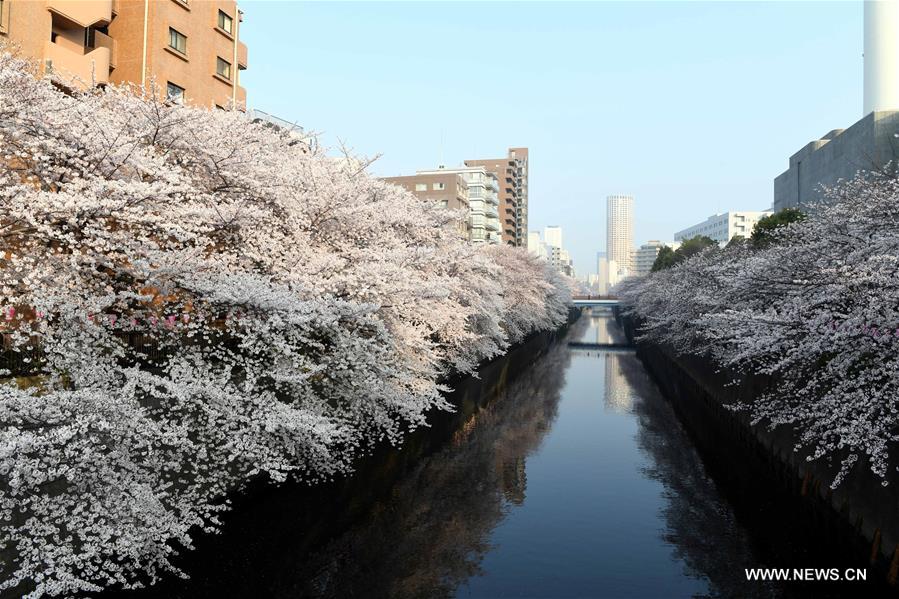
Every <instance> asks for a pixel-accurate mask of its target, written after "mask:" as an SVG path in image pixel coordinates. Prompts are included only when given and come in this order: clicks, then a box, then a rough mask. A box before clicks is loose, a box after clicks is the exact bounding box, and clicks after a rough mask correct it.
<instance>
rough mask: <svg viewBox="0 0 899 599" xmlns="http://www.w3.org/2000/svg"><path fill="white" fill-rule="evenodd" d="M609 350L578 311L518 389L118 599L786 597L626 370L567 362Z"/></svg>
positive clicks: (257, 511) (679, 437)
mask: <svg viewBox="0 0 899 599" xmlns="http://www.w3.org/2000/svg"><path fill="white" fill-rule="evenodd" d="M621 337H622V335H621V332H620V330H619V329H618V327H617V325H616V324H615V323H614V321H613V320H612V319H611V318H610V317H608V316H602V315H591V314H589V313H587V314H586V315H585V316H584V317H582V318H581V319H580V320H579V321H578V322H577V323H575V324H574V325H573V326H572V328H571V330H570V331H569V332H568V334H567V337H565V338H564V339H561V340H558V341H557V342H556V343H554V344H552V345H551V346H549V349H548V350H547V351H546V352H545V353H544V355H542V356H541V357H539V358H538V359H537V360H536V362H534V363H533V364H530V365H529V366H528V367H527V368H526V370H525V372H524V373H523V374H520V375H519V376H517V377H514V378H512V377H509V380H508V381H505V380H504V379H505V377H506V373H505V371H503V372H502V373H500V374H499V375H497V376H498V379H500V381H501V382H500V384H498V385H497V387H496V389H493V390H485V389H479V391H478V393H476V394H474V395H475V396H478V397H480V398H481V399H479V400H478V401H474V400H471V399H465V398H463V400H461V401H460V409H459V411H458V412H457V414H455V415H452V416H447V419H446V420H445V421H444V422H443V424H442V425H439V424H435V427H434V429H433V430H431V431H427V432H426V433H424V434H419V436H416V437H413V438H410V440H409V441H408V442H407V443H406V446H405V447H404V448H403V449H402V450H401V451H397V452H389V453H387V454H386V455H382V456H380V457H376V458H373V460H374V462H373V464H374V465H372V466H371V467H370V468H369V469H368V470H369V471H368V472H365V473H363V472H361V471H360V474H359V476H356V477H353V479H352V480H349V481H346V482H344V483H334V484H332V485H331V486H324V487H322V488H318V489H314V490H308V489H303V488H300V487H296V488H293V489H284V488H282V489H280V490H270V491H266V492H265V493H263V494H262V495H261V496H257V497H255V498H253V499H252V500H248V501H247V502H246V504H245V505H238V506H237V509H236V510H235V512H234V513H233V515H232V516H230V517H229V520H228V521H227V526H226V528H225V531H224V534H223V535H219V536H216V537H207V538H204V539H201V540H200V541H199V543H198V549H197V551H195V552H193V553H191V554H190V555H189V556H188V557H187V562H186V563H185V564H184V566H185V569H186V570H187V571H188V572H189V573H190V574H191V580H189V581H178V580H172V579H170V580H167V581H164V582H163V584H161V585H157V586H156V587H154V588H153V589H149V590H146V591H143V592H138V593H128V595H129V596H158V597H167V598H175V597H227V596H234V597H319V598H334V599H337V598H341V599H342V598H356V597H366V598H367V597H398V598H403V597H423V598H424V597H427V598H432V597H491V598H493V597H540V598H565V597H591V598H593V597H595V598H615V599H617V598H628V597H641V598H643V597H646V598H655V597H694V596H701V597H780V596H785V595H784V589H783V588H779V587H774V586H770V585H769V584H766V583H759V582H747V581H746V580H745V576H744V574H743V569H744V568H749V567H756V566H759V565H761V564H763V563H764V561H765V559H764V558H765V557H766V556H767V557H768V558H770V557H771V551H770V550H766V549H765V539H764V538H762V539H761V541H760V539H759V533H758V532H757V531H753V532H752V534H750V533H749V532H748V531H747V527H745V526H743V525H741V524H740V519H739V518H738V517H737V516H736V515H735V511H734V509H733V508H732V506H731V504H730V503H729V502H728V500H726V499H725V498H724V495H725V494H723V493H721V492H719V490H718V488H717V487H716V484H715V482H714V481H713V480H712V479H711V478H710V477H709V475H708V474H707V472H706V469H705V467H704V466H703V460H702V459H701V457H700V455H699V454H698V453H697V451H696V450H695V449H694V448H693V445H692V444H691V441H690V436H689V435H688V434H687V432H686V431H685V430H684V429H683V427H682V426H681V424H680V423H679V421H678V419H677V417H676V416H675V414H674V412H673V410H672V408H671V406H670V404H669V402H667V401H666V400H665V399H664V398H662V397H661V396H660V395H659V392H658V390H657V389H656V387H655V385H654V384H653V383H652V382H651V381H650V379H649V378H648V375H647V374H646V372H645V371H644V370H643V367H642V365H641V364H640V362H639V361H638V360H637V358H636V357H635V356H634V354H633V353H632V352H629V351H621V350H613V351H604V350H585V349H582V348H580V347H579V348H569V347H568V346H567V342H569V341H581V342H593V343H599V344H604V343H614V342H617V343H620V342H622V341H623V339H622V338H621ZM477 384H481V383H477ZM483 384H484V385H487V383H486V382H484V383H483ZM466 393H467V392H466ZM465 397H466V398H467V397H468V396H467V395H466V396H465ZM744 521H745V519H744ZM762 537H764V534H762ZM769 541H770V539H769ZM774 542H779V541H777V540H776V539H775V541H774ZM769 545H770V542H769ZM766 551H767V553H766ZM776 557H777V556H776V554H775V559H776ZM766 565H775V566H787V565H789V566H792V565H794V564H784V563H777V562H776V561H775V562H774V563H773V564H772V563H768V564H766ZM802 565H803V566H806V565H808V566H818V567H829V566H830V565H831V564H821V563H812V564H802ZM819 589H820V587H819ZM821 596H823V595H821ZM847 596H851V595H847ZM857 596H859V595H857Z"/></svg>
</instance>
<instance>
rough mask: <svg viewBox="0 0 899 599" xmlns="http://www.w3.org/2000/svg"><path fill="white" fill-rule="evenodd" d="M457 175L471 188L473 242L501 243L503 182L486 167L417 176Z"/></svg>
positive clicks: (436, 171) (471, 234)
mask: <svg viewBox="0 0 899 599" xmlns="http://www.w3.org/2000/svg"><path fill="white" fill-rule="evenodd" d="M441 173H456V174H459V175H461V176H462V178H463V179H464V180H465V184H466V185H467V186H468V227H469V229H468V230H469V239H470V240H471V241H473V242H475V243H500V241H501V238H500V233H499V230H500V222H499V197H498V193H499V183H498V181H497V179H496V175H494V174H493V173H489V172H487V169H486V168H484V167H483V166H465V167H453V168H446V167H444V166H441V167H439V168H437V169H435V170H430V171H418V172H417V175H439V174H441Z"/></svg>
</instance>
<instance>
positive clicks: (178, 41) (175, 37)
mask: <svg viewBox="0 0 899 599" xmlns="http://www.w3.org/2000/svg"><path fill="white" fill-rule="evenodd" d="M169 48H171V49H173V50H177V51H178V52H181V54H187V36H186V35H184V34H183V33H179V32H177V31H175V30H174V29H172V28H171V27H169Z"/></svg>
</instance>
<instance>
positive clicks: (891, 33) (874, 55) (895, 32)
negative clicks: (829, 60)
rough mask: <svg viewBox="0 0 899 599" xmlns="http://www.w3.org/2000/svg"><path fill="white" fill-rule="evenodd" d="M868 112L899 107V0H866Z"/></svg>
mask: <svg viewBox="0 0 899 599" xmlns="http://www.w3.org/2000/svg"><path fill="white" fill-rule="evenodd" d="M864 47H865V54H864V62H865V98H864V115H868V114H870V113H871V112H874V111H876V110H899V0H865V46H864Z"/></svg>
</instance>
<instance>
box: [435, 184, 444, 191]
mask: <svg viewBox="0 0 899 599" xmlns="http://www.w3.org/2000/svg"><path fill="white" fill-rule="evenodd" d="M432 187H433V189H434V191H438V190H443V189H446V183H434V185H433V186H432Z"/></svg>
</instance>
